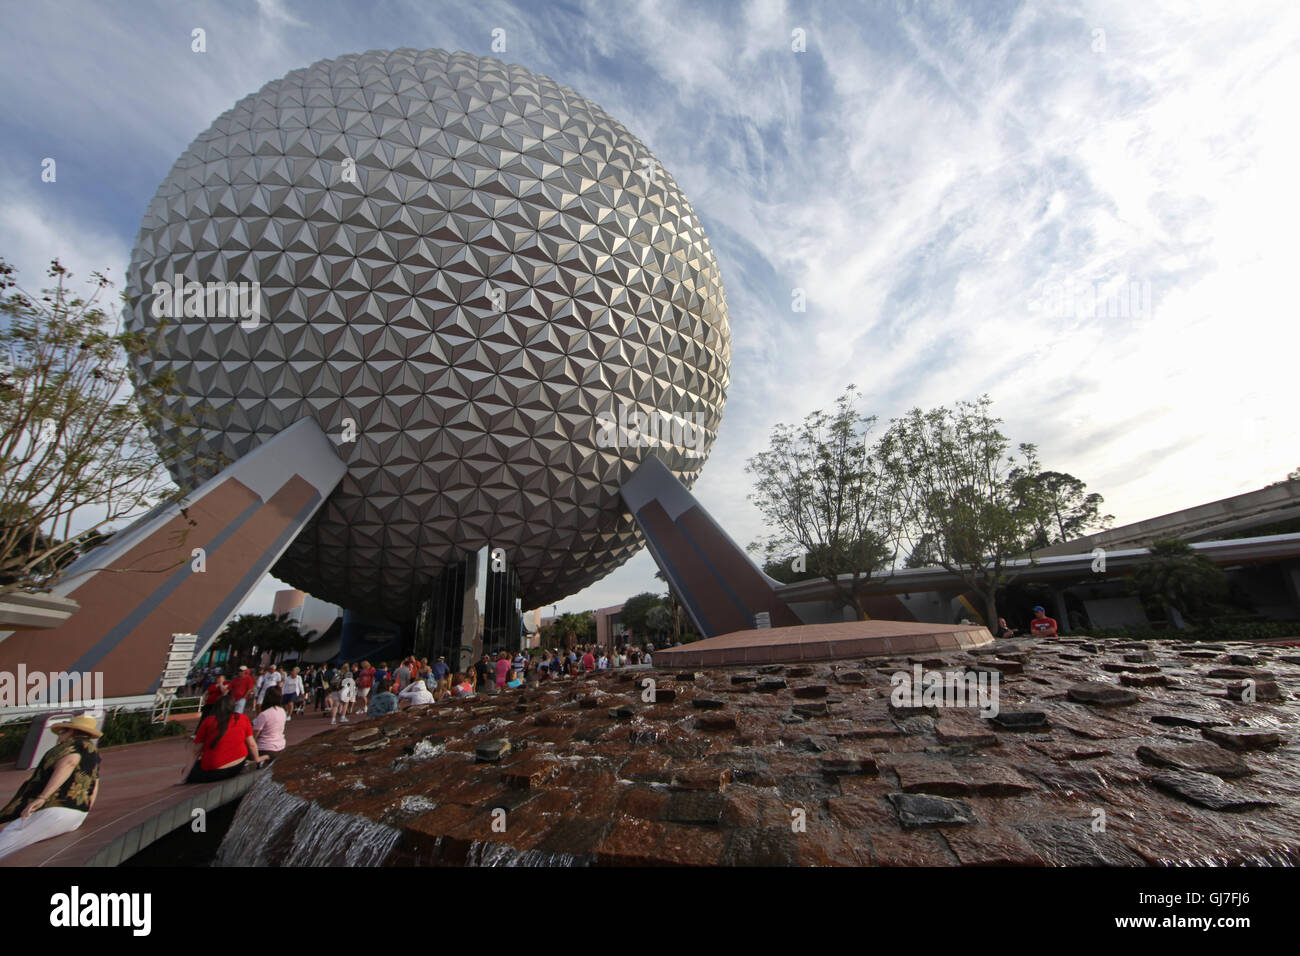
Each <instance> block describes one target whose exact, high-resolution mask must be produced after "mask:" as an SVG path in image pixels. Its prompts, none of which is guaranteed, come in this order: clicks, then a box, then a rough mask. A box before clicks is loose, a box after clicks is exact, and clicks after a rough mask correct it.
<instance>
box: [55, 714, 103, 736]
mask: <svg viewBox="0 0 1300 956" xmlns="http://www.w3.org/2000/svg"><path fill="white" fill-rule="evenodd" d="M50 730H53V731H54V732H55V733H57V732H58V731H60V730H79V731H81V732H82V733H83V734H90V736H92V737H102V736H104V734H103V732H102V731H101V730H100V729H99V728H98V727H97V726H96V724H95V718H94V717H87V716H86V715H85V714H82V715H81V716H80V717H73V718H72V719H71V720H65V721H64V722H63V723H61V724H52V725H51V726H50Z"/></svg>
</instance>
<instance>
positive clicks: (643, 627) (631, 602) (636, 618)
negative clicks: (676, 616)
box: [619, 591, 667, 638]
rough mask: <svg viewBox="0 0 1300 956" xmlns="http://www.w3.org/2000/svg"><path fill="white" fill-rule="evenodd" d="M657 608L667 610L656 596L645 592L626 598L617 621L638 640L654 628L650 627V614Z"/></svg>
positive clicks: (664, 603)
mask: <svg viewBox="0 0 1300 956" xmlns="http://www.w3.org/2000/svg"><path fill="white" fill-rule="evenodd" d="M657 607H662V608H665V609H666V608H667V604H666V602H665V601H664V599H663V598H662V597H660V596H659V595H658V594H651V593H650V592H649V591H645V592H643V593H641V594H635V595H633V596H632V597H630V598H628V599H627V601H625V602H624V604H623V610H622V611H621V612H620V613H619V619H620V620H621V621H622V622H623V624H624V625H626V627H627V629H628V630H629V631H631V632H632V633H633V634H634V635H636V636H637V637H638V638H643V637H645V635H646V634H648V633H650V632H651V631H652V630H654V628H652V627H651V626H650V621H649V615H650V612H651V611H652V610H653V609H654V608H657Z"/></svg>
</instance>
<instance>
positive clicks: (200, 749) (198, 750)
mask: <svg viewBox="0 0 1300 956" xmlns="http://www.w3.org/2000/svg"><path fill="white" fill-rule="evenodd" d="M248 760H252V761H253V762H254V763H258V764H260V763H262V762H263V761H265V760H266V757H265V756H263V755H261V754H259V753H258V752H257V739H256V738H255V737H254V735H253V725H252V723H250V722H249V720H248V717H247V716H245V715H244V714H240V713H236V712H235V702H234V700H233V695H232V694H227V695H226V696H225V697H222V698H221V699H220V700H218V701H217V703H216V705H215V706H214V707H213V708H212V713H211V714H209V715H208V716H207V717H204V718H203V719H202V720H201V721H199V729H198V730H197V731H196V732H195V734H194V766H192V767H190V769H189V773H188V774H186V775H185V777H184V782H185V783H209V782H212V781H215V780H225V779H227V778H228V777H233V776H236V775H237V774H238V773H239V771H241V770H242V769H243V768H244V763H245V762H246V761H248Z"/></svg>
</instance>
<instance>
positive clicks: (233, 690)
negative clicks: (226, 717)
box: [230, 664, 253, 714]
mask: <svg viewBox="0 0 1300 956" xmlns="http://www.w3.org/2000/svg"><path fill="white" fill-rule="evenodd" d="M252 692H253V676H252V675H251V674H249V673H248V665H246V664H244V665H241V666H240V668H239V675H238V676H237V677H236V678H235V679H234V680H232V681H231V682H230V699H231V700H232V701H234V703H235V713H237V714H242V713H243V712H244V705H245V704H246V703H248V695H249V694H251V693H252Z"/></svg>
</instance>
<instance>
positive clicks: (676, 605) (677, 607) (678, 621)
mask: <svg viewBox="0 0 1300 956" xmlns="http://www.w3.org/2000/svg"><path fill="white" fill-rule="evenodd" d="M655 577H656V578H658V579H659V580H660V581H662V582H664V584H666V585H668V606H669V607H670V608H671V609H672V612H673V643H674V644H680V643H681V640H682V602H681V601H679V600H678V599H677V591H676V590H675V589H674V588H673V585H672V582H671V581H669V580H668V578H667V577H666V576H665V575H664V573H663V572H662V571H656V572H655Z"/></svg>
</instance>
